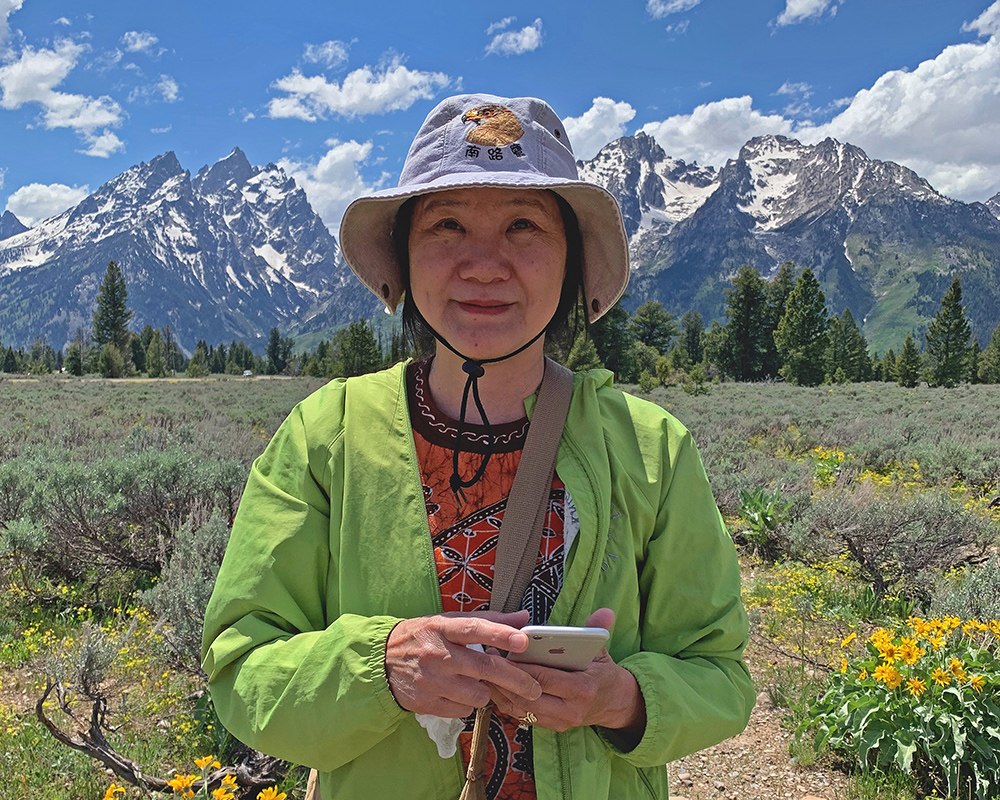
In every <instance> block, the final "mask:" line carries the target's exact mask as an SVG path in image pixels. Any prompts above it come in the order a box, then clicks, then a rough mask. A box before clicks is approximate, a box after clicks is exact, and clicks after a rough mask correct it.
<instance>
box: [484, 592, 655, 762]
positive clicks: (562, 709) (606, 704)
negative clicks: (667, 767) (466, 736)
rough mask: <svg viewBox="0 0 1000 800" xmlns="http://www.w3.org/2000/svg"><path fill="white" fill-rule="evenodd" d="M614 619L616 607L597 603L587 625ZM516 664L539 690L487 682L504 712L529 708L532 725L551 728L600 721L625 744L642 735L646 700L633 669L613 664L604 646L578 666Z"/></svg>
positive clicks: (517, 714)
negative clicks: (533, 693) (522, 691)
mask: <svg viewBox="0 0 1000 800" xmlns="http://www.w3.org/2000/svg"><path fill="white" fill-rule="evenodd" d="M614 622H615V613H614V611H612V610H611V609H609V608H600V609H598V610H597V611H595V612H594V613H593V614H591V615H590V618H589V619H588V620H587V627H589V628H605V629H606V630H611V626H612V625H614ZM517 667H518V668H519V669H522V670H524V671H525V672H526V673H527V674H528V675H530V676H531V677H533V678H534V679H536V680H537V681H538V683H539V685H540V686H541V687H542V695H541V697H539V698H537V699H532V698H529V697H527V696H525V695H520V696H518V695H514V694H511V693H510V691H509V690H508V689H507V688H505V687H501V686H493V687H491V689H492V697H493V701H494V702H495V703H496V704H497V708H499V709H500V710H501V711H503V712H504V713H505V714H509V715H510V716H512V717H517V718H521V717H524V716H525V714H526V713H527V712H528V711H530V712H531V713H532V714H534V715H535V719H536V720H537V722H536V723H535V724H536V725H540V726H541V727H543V728H549V729H551V730H555V731H565V730H567V729H569V728H578V727H581V726H583V725H599V726H601V727H603V728H608V729H611V730H615V731H618V733H619V736H620V737H621V738H622V740H623V743H624V744H625V745H626V747H625V749H628V748H629V747H634V746H635V745H636V744H638V743H639V740H640V739H641V738H642V734H643V731H645V729H646V704H645V702H644V701H643V699H642V692H641V691H640V690H639V684H638V683H637V682H636V679H635V677H634V676H633V675H632V673H631V672H629V671H628V670H627V669H625V668H624V667H619V666H618V665H617V664H615V662H614V661H613V660H612V658H611V656H609V655H608V651H607V650H606V649H604V648H602V649H601V652H600V654H598V656H597V658H595V659H594V660H593V661H592V662H591V663H590V666H589V667H587V669H585V670H582V671H579V672H572V671H569V670H563V669H553V668H551V667H542V666H539V665H537V664H524V663H518V664H517Z"/></svg>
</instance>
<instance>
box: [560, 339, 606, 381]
mask: <svg viewBox="0 0 1000 800" xmlns="http://www.w3.org/2000/svg"><path fill="white" fill-rule="evenodd" d="M565 366H566V368H567V369H571V370H573V371H574V372H577V371H582V370H587V369H600V368H601V367H602V366H604V365H603V364H601V357H600V356H599V355H597V348H596V347H595V346H594V340H593V339H591V338H590V337H589V336H587V332H586V331H585V330H581V331H580V332H579V333H578V334H577V335H576V341H574V342H573V347H572V348H570V351H569V356H568V357H567V358H566V364H565Z"/></svg>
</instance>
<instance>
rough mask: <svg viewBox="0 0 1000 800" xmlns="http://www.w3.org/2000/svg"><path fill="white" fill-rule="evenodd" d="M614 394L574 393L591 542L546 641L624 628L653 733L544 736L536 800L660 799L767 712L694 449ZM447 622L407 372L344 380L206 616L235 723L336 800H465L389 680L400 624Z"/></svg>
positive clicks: (256, 494)
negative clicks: (601, 614) (584, 630)
mask: <svg viewBox="0 0 1000 800" xmlns="http://www.w3.org/2000/svg"><path fill="white" fill-rule="evenodd" d="M611 377H612V376H611V374H610V373H609V372H606V371H604V370H594V371H592V372H588V373H581V374H578V375H576V382H575V387H574V391H573V399H572V403H571V406H570V410H569V416H568V418H567V422H566V429H565V431H564V433H563V436H562V440H561V442H560V447H559V454H558V458H557V462H556V471H557V472H558V474H559V477H560V478H561V479H562V480H563V482H564V483H565V485H566V488H567V490H568V491H569V493H570V496H571V497H572V498H573V501H574V503H575V506H576V509H577V512H578V515H579V519H580V531H579V534H578V536H577V538H576V540H575V542H574V543H573V547H572V548H571V550H570V553H569V554H568V557H567V561H566V568H565V573H564V578H563V587H562V591H561V592H560V594H559V597H558V598H557V600H556V603H555V605H554V607H553V609H552V614H551V617H550V619H549V623H550V624H553V625H582V624H584V623H585V621H586V619H587V617H588V615H589V614H590V613H591V612H592V611H593V610H594V609H597V608H601V607H604V606H606V607H609V608H612V609H614V610H615V612H616V614H617V620H616V622H615V626H614V630H613V631H612V635H611V639H610V641H609V644H608V651H609V652H610V654H611V656H612V657H613V658H614V659H615V661H616V662H617V663H619V664H621V665H622V666H624V667H625V668H627V669H628V670H629V671H631V672H632V674H633V675H635V677H636V679H637V681H638V683H639V686H640V688H641V690H642V694H643V698H644V700H645V703H646V716H647V720H648V721H647V724H646V731H645V734H644V736H643V738H642V740H641V741H640V742H639V744H638V745H637V746H636V747H635V748H634V749H632V750H630V751H628V752H623V751H621V750H619V749H618V748H617V747H616V746H615V744H614V742H613V737H612V736H609V735H608V733H607V732H606V731H602V730H599V729H596V728H590V727H584V728H575V729H572V730H569V731H567V732H565V733H560V734H557V733H555V732H553V731H549V730H545V729H542V728H537V727H536V728H535V731H534V765H535V781H536V787H537V791H538V797H539V800H555V798H565V800H569V798H574V800H581V799H586V798H611V797H614V798H616V799H620V798H650V797H657V798H666V797H667V775H666V767H665V765H666V763H667V762H668V761H672V760H674V759H676V758H679V757H681V756H684V755H686V754H688V753H691V752H694V751H696V750H700V749H701V748H704V747H707V746H709V745H712V744H715V743H716V742H719V741H721V740H723V739H725V738H727V737H729V736H732V735H734V734H736V733H739V732H740V731H741V730H743V728H744V726H745V725H746V722H747V719H748V718H749V716H750V710H751V708H752V706H753V702H754V693H753V689H752V684H751V681H750V677H749V674H748V672H747V669H746V666H745V665H744V664H743V661H742V653H743V648H744V647H745V645H746V642H747V620H746V615H745V613H744V611H743V606H742V603H741V601H740V583H739V569H738V565H737V561H736V554H735V550H734V548H733V544H732V542H731V541H730V539H729V536H728V535H727V533H726V530H725V528H724V526H723V523H722V520H721V517H720V516H719V512H718V509H717V508H716V505H715V502H714V500H713V498H712V494H711V490H710V489H709V485H708V481H707V479H706V477H705V471H704V468H703V467H702V464H701V459H700V457H699V455H698V452H697V450H696V449H695V446H694V443H693V442H692V440H691V436H690V434H689V433H688V432H687V430H685V428H684V427H683V426H682V425H681V424H680V423H679V422H678V421H677V420H675V419H674V418H673V417H671V416H670V415H669V414H667V413H666V412H665V411H663V410H662V409H661V408H659V407H658V406H655V405H653V404H651V403H648V402H645V401H642V400H638V399H636V398H634V397H630V396H629V395H626V394H623V393H622V392H620V391H617V390H615V389H613V388H612V386H611ZM526 407H527V411H528V413H529V415H530V413H531V411H532V410H533V408H534V398H529V399H528V401H527V402H526ZM440 610H441V599H440V592H439V589H438V582H437V574H436V569H435V565H434V557H433V552H432V547H431V540H430V531H429V528H428V522H427V512H426V509H425V507H424V497H423V492H422V488H421V481H420V474H419V471H418V465H417V458H416V452H415V448H414V444H413V435H412V431H411V427H410V420H409V412H408V409H407V403H406V391H405V385H404V371H403V367H402V366H401V365H397V366H395V367H393V368H391V369H389V370H386V371H384V372H380V373H376V374H374V375H368V376H364V377H361V378H352V379H350V380H347V381H344V380H337V381H334V382H332V383H330V384H328V385H327V386H325V387H323V388H322V389H320V390H319V391H317V392H315V393H314V394H312V395H311V396H310V397H308V398H306V399H305V400H303V401H302V402H301V403H300V404H299V405H298V406H296V407H295V409H293V411H292V412H291V414H290V415H289V416H288V419H286V420H285V422H284V423H283V424H282V425H281V427H280V428H279V429H278V431H277V432H276V433H275V435H274V438H273V439H272V440H271V442H270V444H269V445H268V447H267V449H266V451H265V452H264V453H263V455H261V456H260V457H259V458H258V459H257V460H256V461H255V462H254V465H253V468H252V470H251V472H250V477H249V479H248V481H247V486H246V491H245V493H244V495H243V499H242V501H241V503H240V507H239V513H238V514H237V516H236V521H235V523H234V526H233V531H232V536H231V539H230V541H229V546H228V549H227V551H226V556H225V559H224V561H223V563H222V567H221V569H220V571H219V576H218V579H217V582H216V586H215V591H214V593H213V595H212V599H211V602H210V603H209V606H208V610H207V611H206V614H205V636H204V644H203V666H204V669H205V672H206V673H207V674H208V676H209V681H210V686H211V692H212V698H213V700H214V701H215V705H216V708H217V710H218V713H219V717H220V719H221V720H222V722H223V724H225V726H226V727H227V728H228V729H229V730H230V731H232V733H233V734H234V735H235V736H236V737H237V738H239V739H240V740H241V741H243V742H246V743H247V744H249V745H250V746H252V747H254V748H256V749H258V750H261V751H262V752H265V753H269V754H272V755H275V756H278V757H281V758H284V759H287V760H289V761H292V762H295V763H297V764H303V765H307V766H311V767H315V768H316V769H318V770H319V771H320V773H321V775H320V785H321V791H322V795H323V797H324V800H335V799H338V800H339V799H340V798H358V800H367V799H368V798H394V799H396V798H398V799H399V800H402V798H421V799H422V798H441V800H456V798H458V795H459V793H460V791H461V787H462V783H463V769H462V763H461V755H460V753H459V754H458V755H456V756H455V757H454V758H452V759H442V758H440V757H439V756H438V754H437V750H436V748H435V745H434V744H433V742H432V741H431V740H430V738H429V737H428V735H427V733H426V731H425V730H424V729H423V728H422V727H420V725H419V724H418V723H417V722H416V720H415V719H414V715H413V714H412V713H410V712H407V711H404V710H403V709H402V708H400V707H399V705H397V703H396V702H395V699H394V698H393V696H392V694H391V692H390V691H389V685H388V682H387V680H386V675H385V667H384V660H385V646H386V641H387V639H388V636H389V632H390V631H391V630H392V628H393V626H394V625H395V624H396V622H397V621H398V620H400V619H404V618H410V617H417V616H422V615H426V614H434V613H438V612H440Z"/></svg>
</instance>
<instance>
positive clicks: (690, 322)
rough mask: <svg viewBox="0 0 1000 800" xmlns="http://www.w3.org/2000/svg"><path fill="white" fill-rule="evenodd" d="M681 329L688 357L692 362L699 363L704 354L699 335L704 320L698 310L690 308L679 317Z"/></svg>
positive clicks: (702, 330) (703, 327)
mask: <svg viewBox="0 0 1000 800" xmlns="http://www.w3.org/2000/svg"><path fill="white" fill-rule="evenodd" d="M681 330H682V331H683V336H682V341H683V343H684V349H685V350H686V351H687V355H688V358H690V359H691V362H692V363H693V364H700V363H701V361H702V359H703V358H704V355H705V353H704V348H703V347H702V344H701V336H702V333H704V331H705V320H704V319H703V318H702V316H701V314H700V313H699V312H698V311H696V310H694V309H692V310H691V311H688V312H687V313H686V314H685V315H684V316H683V317H681Z"/></svg>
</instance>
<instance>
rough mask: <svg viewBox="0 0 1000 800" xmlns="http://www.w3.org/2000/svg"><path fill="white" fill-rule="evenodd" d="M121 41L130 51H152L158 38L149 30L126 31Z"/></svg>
mask: <svg viewBox="0 0 1000 800" xmlns="http://www.w3.org/2000/svg"><path fill="white" fill-rule="evenodd" d="M121 41H122V44H123V45H124V46H125V49H126V50H127V51H128V52H130V53H152V52H153V48H154V47H155V46H156V44H157V43H158V42H159V41H160V40H159V39H158V38H157V37H156V36H154V35H153V34H151V33H150V32H149V31H126V32H125V35H124V36H122V40H121Z"/></svg>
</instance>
